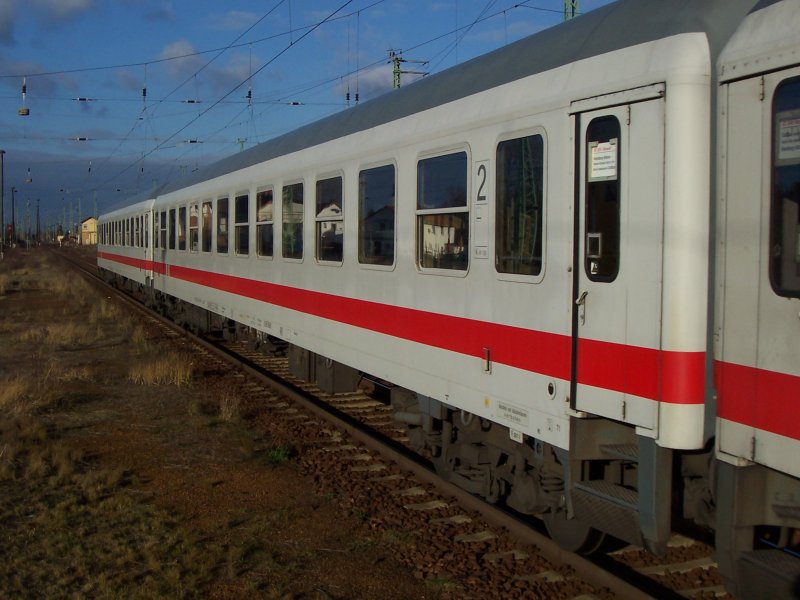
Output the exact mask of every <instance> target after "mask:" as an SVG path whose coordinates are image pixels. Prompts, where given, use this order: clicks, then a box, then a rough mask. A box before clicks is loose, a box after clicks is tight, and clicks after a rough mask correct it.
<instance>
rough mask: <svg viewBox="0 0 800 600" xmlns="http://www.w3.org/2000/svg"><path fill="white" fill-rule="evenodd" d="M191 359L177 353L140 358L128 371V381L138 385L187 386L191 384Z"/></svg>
mask: <svg viewBox="0 0 800 600" xmlns="http://www.w3.org/2000/svg"><path fill="white" fill-rule="evenodd" d="M193 370H194V368H193V365H192V359H191V357H189V356H186V355H184V354H179V353H177V352H167V353H166V354H158V355H156V356H146V357H143V358H140V359H139V360H138V361H136V362H135V363H134V364H133V365H131V367H130V369H129V371H128V379H129V380H130V381H131V382H133V383H135V384H138V385H161V384H170V385H177V386H183V385H189V384H190V383H191V382H192V373H193Z"/></svg>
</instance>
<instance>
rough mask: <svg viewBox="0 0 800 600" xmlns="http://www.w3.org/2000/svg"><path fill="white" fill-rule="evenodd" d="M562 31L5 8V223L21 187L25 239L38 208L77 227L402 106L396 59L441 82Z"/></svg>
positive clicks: (481, 22) (559, 6)
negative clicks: (364, 105)
mask: <svg viewBox="0 0 800 600" xmlns="http://www.w3.org/2000/svg"><path fill="white" fill-rule="evenodd" d="M608 2H609V0H582V1H581V3H580V8H581V10H582V11H583V12H587V11H589V10H592V9H594V8H597V7H598V6H601V5H604V4H607V3H608ZM562 20H563V0H529V1H527V2H523V1H522V0H442V1H434V2H420V1H402V0H351V1H350V2H347V0H332V1H329V0H266V1H263V2H256V1H253V0H250V1H245V0H228V1H226V2H219V1H217V2H210V1H207V0H172V1H164V0H0V149H3V150H5V151H6V154H5V157H4V163H5V169H4V175H5V177H4V192H5V222H6V223H8V222H9V221H10V220H11V208H10V205H11V187H12V186H13V187H14V188H16V190H17V191H16V204H17V224H18V225H17V226H18V229H19V230H22V229H24V228H25V221H26V219H29V222H30V223H31V227H32V228H35V214H36V206H37V204H39V205H40V214H41V222H42V227H44V226H45V225H48V224H53V223H55V222H59V223H60V222H61V221H62V219H63V218H64V215H65V213H67V212H68V211H69V210H70V208H71V209H72V220H73V221H77V220H78V216H79V215H78V206H80V211H81V212H80V216H81V217H83V218H85V217H87V216H90V215H91V214H92V212H93V211H94V206H95V203H96V205H97V208H98V210H99V211H100V212H102V210H103V209H104V208H107V207H108V206H111V205H115V204H118V203H119V202H120V200H121V199H123V198H124V197H125V196H126V195H130V194H133V193H136V192H138V191H144V190H146V189H149V188H150V187H151V186H152V185H153V183H154V182H156V183H159V184H160V183H164V182H166V181H167V180H174V179H176V178H178V177H180V176H181V174H182V173H186V172H190V171H192V170H194V169H197V168H200V167H202V166H204V165H207V164H209V163H211V162H213V161H214V160H216V159H218V158H221V157H223V156H227V155H230V154H233V153H235V152H238V151H239V150H240V149H241V148H247V147H251V146H252V145H254V144H256V143H259V142H262V141H265V140H267V139H270V138H272V137H275V136H276V135H279V134H281V133H284V132H286V131H289V130H291V129H294V128H295V127H298V126H300V125H303V124H305V123H309V122H312V121H315V120H317V119H319V118H321V117H323V116H326V115H329V114H332V113H334V112H337V111H342V110H347V107H348V103H347V100H346V94H347V92H348V91H349V92H350V103H349V105H350V106H352V105H353V104H355V98H356V94H359V100H360V101H361V102H365V101H368V100H370V99H372V98H375V97H377V96H378V95H380V94H383V93H387V92H390V91H391V86H392V67H391V65H390V64H389V63H388V50H389V49H390V48H394V49H399V50H403V56H404V57H405V58H407V59H414V60H425V61H429V62H428V64H426V65H420V64H414V63H406V65H405V68H407V69H409V70H420V71H426V72H428V73H436V72H438V71H442V70H444V69H446V68H448V67H451V66H453V65H455V64H458V63H461V62H464V61H466V60H469V59H470V58H472V57H474V56H477V55H479V54H483V53H485V52H488V51H490V50H493V49H495V48H497V47H499V46H502V45H504V44H506V43H509V42H512V41H514V40H517V39H519V38H521V37H524V36H527V35H530V34H532V33H535V32H536V31H539V30H541V29H544V28H547V27H551V26H553V25H556V24H558V23H560V22H561V21H562ZM414 77H416V76H414V75H404V76H403V84H404V85H406V84H409V83H411V82H412V80H413V79H414ZM23 81H24V82H25V83H26V92H27V93H26V94H25V97H24V98H23V94H22V86H23ZM144 88H146V90H147V93H146V98H145V97H143V94H142V90H143V89H144ZM249 91H252V100H251V101H248V99H247V95H248V92H249ZM23 107H24V108H27V109H28V110H29V111H30V114H29V115H28V116H24V117H23V116H19V114H18V111H19V110H20V109H21V108H23ZM28 215H30V217H28ZM68 220H69V219H68Z"/></svg>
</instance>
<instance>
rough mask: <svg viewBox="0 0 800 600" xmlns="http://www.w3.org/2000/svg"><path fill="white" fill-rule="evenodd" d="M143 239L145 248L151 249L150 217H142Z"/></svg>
mask: <svg viewBox="0 0 800 600" xmlns="http://www.w3.org/2000/svg"><path fill="white" fill-rule="evenodd" d="M142 239H143V242H144V244H143V245H144V247H145V248H149V247H150V215H145V216H143V217H142Z"/></svg>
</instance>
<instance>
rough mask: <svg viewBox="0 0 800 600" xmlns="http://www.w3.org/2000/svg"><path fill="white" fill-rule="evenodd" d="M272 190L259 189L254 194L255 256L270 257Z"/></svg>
mask: <svg viewBox="0 0 800 600" xmlns="http://www.w3.org/2000/svg"><path fill="white" fill-rule="evenodd" d="M272 204H273V201H272V188H259V190H258V191H257V192H256V254H258V256H267V257H270V258H271V257H272V253H273V250H272V246H273V236H272V224H273V218H274V217H273V214H274V213H273V208H272Z"/></svg>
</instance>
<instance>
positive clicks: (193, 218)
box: [189, 202, 200, 252]
mask: <svg viewBox="0 0 800 600" xmlns="http://www.w3.org/2000/svg"><path fill="white" fill-rule="evenodd" d="M199 249H200V206H199V205H198V204H197V202H194V203H193V204H190V205H189V250H191V251H192V252H197V251H198V250H199Z"/></svg>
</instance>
